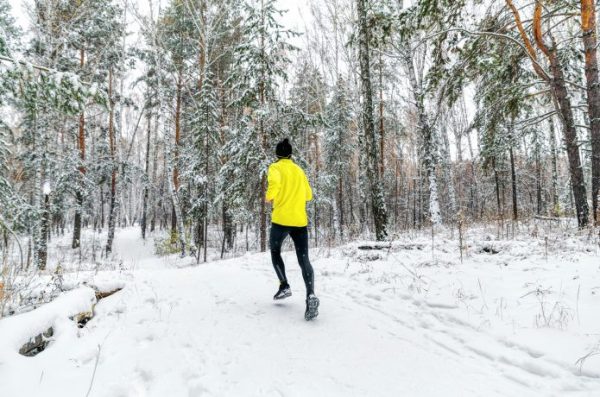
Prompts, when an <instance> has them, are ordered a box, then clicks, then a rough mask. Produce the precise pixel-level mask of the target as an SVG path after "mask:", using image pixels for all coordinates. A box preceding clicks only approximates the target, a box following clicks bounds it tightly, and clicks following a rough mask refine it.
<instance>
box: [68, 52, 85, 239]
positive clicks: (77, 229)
mask: <svg viewBox="0 0 600 397" xmlns="http://www.w3.org/2000/svg"><path fill="white" fill-rule="evenodd" d="M84 65H85V50H84V49H83V48H82V49H81V50H80V51H79V67H80V68H81V70H82V71H83V66H84ZM77 148H78V149H79V157H80V160H81V165H80V167H79V177H80V178H81V180H80V181H79V185H78V190H77V192H76V193H75V201H76V202H77V205H76V206H75V218H74V221H73V242H72V243H71V247H72V248H78V247H79V245H80V244H81V212H82V211H83V189H84V187H83V186H84V180H83V179H84V177H85V173H86V170H85V165H84V162H85V114H84V112H83V111H82V112H81V114H80V115H79V131H78V135H77Z"/></svg>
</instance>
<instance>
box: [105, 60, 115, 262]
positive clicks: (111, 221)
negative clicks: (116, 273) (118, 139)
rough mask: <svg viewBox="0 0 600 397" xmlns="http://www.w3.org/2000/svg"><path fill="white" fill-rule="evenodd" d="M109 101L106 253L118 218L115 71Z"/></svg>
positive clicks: (111, 80) (111, 79) (112, 238)
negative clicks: (109, 166) (108, 196)
mask: <svg viewBox="0 0 600 397" xmlns="http://www.w3.org/2000/svg"><path fill="white" fill-rule="evenodd" d="M108 101H109V106H110V112H109V119H108V140H109V149H110V161H111V168H112V171H111V174H110V200H109V208H108V238H107V240H106V253H107V254H109V253H111V252H112V244H113V240H114V238H115V223H116V218H117V211H116V208H115V207H116V201H117V164H115V121H114V118H115V106H114V100H113V71H112V68H111V69H110V70H109V73H108Z"/></svg>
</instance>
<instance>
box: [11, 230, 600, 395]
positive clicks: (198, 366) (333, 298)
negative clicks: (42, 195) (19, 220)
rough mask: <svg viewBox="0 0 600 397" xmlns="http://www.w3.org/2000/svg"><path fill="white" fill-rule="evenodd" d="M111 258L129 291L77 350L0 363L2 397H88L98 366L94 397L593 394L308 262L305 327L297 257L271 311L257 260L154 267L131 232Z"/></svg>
mask: <svg viewBox="0 0 600 397" xmlns="http://www.w3.org/2000/svg"><path fill="white" fill-rule="evenodd" d="M116 248H117V250H118V252H119V253H120V254H121V255H122V256H123V260H124V261H135V268H134V271H132V272H131V273H130V274H129V275H128V276H127V278H128V281H127V286H126V288H125V289H124V290H123V291H121V292H119V293H118V294H116V295H113V296H111V297H109V298H107V299H104V300H103V301H101V302H100V303H99V304H98V305H97V307H96V316H95V317H94V319H93V320H92V321H90V322H89V323H88V325H87V326H86V327H85V328H84V329H82V330H80V331H79V337H78V338H71V339H69V343H58V342H57V343H55V344H54V345H52V344H51V345H50V347H49V348H48V349H47V350H46V351H44V352H42V353H41V354H40V355H38V356H36V357H34V358H25V357H19V358H18V359H14V360H11V362H10V365H9V366H7V365H6V364H7V363H3V364H0V378H2V389H3V391H2V395H3V396H37V395H42V394H43V395H45V396H84V395H86V392H87V390H88V388H89V385H90V383H91V379H92V376H93V374H94V368H95V367H96V360H97V367H96V369H95V375H94V381H93V385H92V392H91V394H90V395H91V396H107V397H108V396H111V397H115V396H204V395H206V396H230V395H238V396H239V395H243V396H273V395H282V396H283V395H285V396H307V395H317V396H330V395H340V396H342V395H343V396H365V395H369V396H400V395H402V396H540V395H548V396H551V395H557V396H558V395H560V396H563V395H581V396H584V395H585V396H593V395H597V394H596V393H597V391H598V390H600V381H599V379H598V378H595V377H593V376H579V375H578V374H576V373H574V372H573V370H572V368H569V367H568V366H566V365H564V363H561V362H558V361H556V360H551V359H546V358H545V357H543V356H544V354H543V353H540V352H538V351H536V350H534V349H530V348H527V347H524V346H519V345H517V344H514V343H512V342H510V341H508V340H502V339H501V338H497V337H494V336H493V335H492V334H490V333H487V332H486V331H485V330H482V329H479V328H478V327H476V326H473V325H472V324H471V323H470V322H469V321H467V320H465V319H464V318H463V317H462V316H461V315H460V313H457V312H456V310H455V309H456V306H454V305H453V304H451V303H444V302H435V301H429V302H426V301H422V300H419V299H416V298H414V297H413V296H412V295H411V294H408V293H402V292H399V293H395V294H385V291H382V288H381V286H378V285H370V284H369V283H365V282H364V280H359V279H354V278H352V277H348V275H347V274H345V273H344V272H343V271H342V269H343V266H344V264H343V263H334V261H333V260H330V259H326V258H320V259H313V266H314V267H315V270H316V286H317V293H318V295H319V297H320V299H321V307H320V313H321V314H320V316H319V317H318V319H317V320H316V321H313V322H306V321H304V319H303V312H304V286H303V283H302V278H301V274H300V272H299V269H298V266H297V263H296V259H295V255H294V254H293V252H287V253H285V254H284V260H285V262H286V266H287V269H286V270H287V271H288V273H289V278H290V281H291V284H292V290H293V294H294V295H293V296H292V297H291V298H288V299H286V300H284V301H280V302H274V301H272V300H271V296H272V294H273V293H274V291H275V288H276V277H275V275H274V274H273V270H272V268H271V264H270V260H269V257H268V256H267V255H265V254H255V255H246V256H244V257H241V258H237V259H230V260H226V261H220V262H214V263H210V264H201V265H199V266H195V267H185V268H174V267H173V266H172V265H173V264H178V265H179V266H180V265H181V261H180V260H178V259H176V258H174V257H170V258H156V257H154V256H153V255H152V247H151V245H150V244H149V243H146V245H144V244H143V243H142V242H141V241H140V240H139V238H138V237H137V231H135V232H134V231H133V230H127V231H125V232H121V233H119V234H118V238H117V241H116ZM186 263H187V262H186ZM189 263H190V264H191V263H192V262H191V261H189ZM59 335H60V332H59ZM59 340H60V339H59ZM27 380H29V381H27ZM7 393H8V394H7Z"/></svg>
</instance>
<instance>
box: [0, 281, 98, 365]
mask: <svg viewBox="0 0 600 397" xmlns="http://www.w3.org/2000/svg"><path fill="white" fill-rule="evenodd" d="M96 301H97V300H96V292H95V291H94V290H93V289H92V288H89V287H81V288H78V289H75V290H72V291H69V292H67V293H65V294H64V295H61V296H59V297H58V298H56V299H55V300H53V301H52V302H50V303H47V304H45V305H43V306H41V307H39V308H37V309H35V310H32V311H30V312H27V313H23V314H19V315H16V316H13V317H8V318H4V319H2V321H0V357H7V356H8V355H10V354H17V353H19V352H21V354H23V353H32V352H34V351H35V349H39V348H40V347H42V345H44V344H46V345H47V339H48V338H49V336H51V335H52V334H53V330H52V329H53V327H54V325H55V323H57V321H59V320H63V319H66V318H75V317H77V316H81V314H82V313H91V312H93V307H94V304H95V303H96ZM36 341H37V343H36ZM44 347H45V346H44ZM42 350H43V349H42ZM40 351H41V350H40Z"/></svg>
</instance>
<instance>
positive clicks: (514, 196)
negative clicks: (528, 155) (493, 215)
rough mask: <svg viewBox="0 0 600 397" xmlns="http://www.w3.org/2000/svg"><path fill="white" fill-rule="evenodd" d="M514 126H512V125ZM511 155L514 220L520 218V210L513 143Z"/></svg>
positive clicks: (510, 150)
mask: <svg viewBox="0 0 600 397" xmlns="http://www.w3.org/2000/svg"><path fill="white" fill-rule="evenodd" d="M511 128H512V127H511ZM508 153H509V155H510V180H511V185H512V210H513V221H516V220H518V219H519V210H518V207H517V205H518V204H517V172H516V170H515V155H514V151H513V147H512V144H511V145H510V147H509V148H508Z"/></svg>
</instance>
